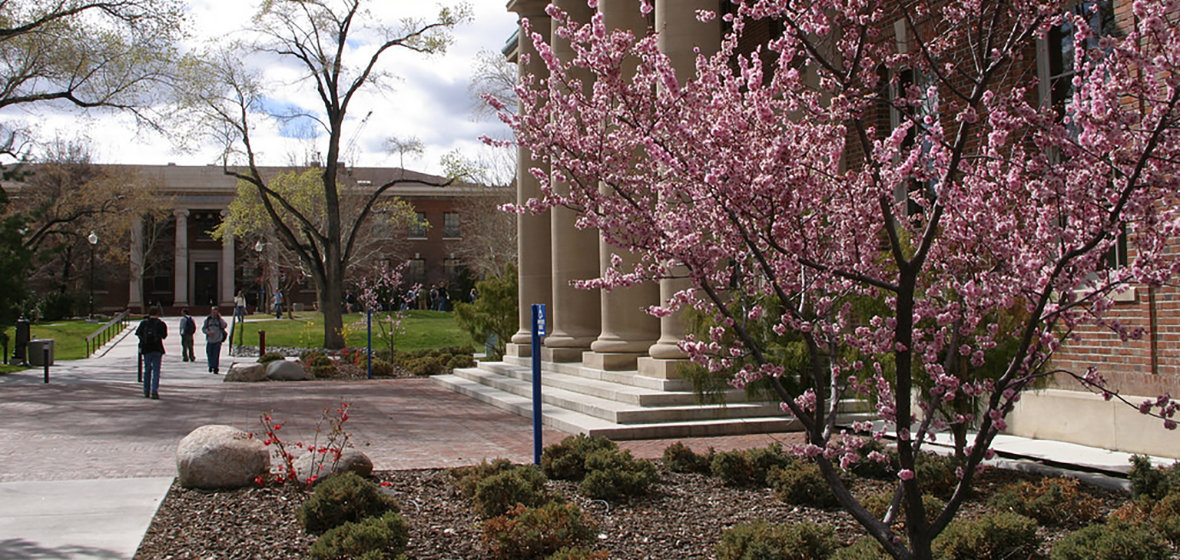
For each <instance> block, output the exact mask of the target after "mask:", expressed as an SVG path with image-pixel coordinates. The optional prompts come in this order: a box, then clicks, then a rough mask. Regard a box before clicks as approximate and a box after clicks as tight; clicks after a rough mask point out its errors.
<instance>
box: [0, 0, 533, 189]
mask: <svg viewBox="0 0 1180 560" xmlns="http://www.w3.org/2000/svg"><path fill="white" fill-rule="evenodd" d="M256 4H257V3H256V2H241V1H240V0H190V13H189V21H190V23H191V24H192V31H193V35H194V37H193V41H192V45H193V46H194V47H196V46H199V45H200V44H201V43H202V42H205V41H208V40H209V39H211V38H231V39H242V40H248V39H249V36H248V35H246V34H245V32H244V31H243V29H244V28H245V27H246V26H248V25H249V24H250V23H251V18H252V16H253V14H254V13H255V10H256ZM472 10H473V15H474V19H473V20H472V21H471V22H469V23H465V24H463V25H461V26H460V27H458V28H457V29H456V30H455V32H454V43H453V44H452V45H451V47H450V48H449V49H448V51H447V53H446V54H443V55H435V56H430V57H426V56H423V55H420V54H417V53H413V52H409V51H405V50H393V51H389V52H387V54H386V56H385V57H383V60H384V61H385V63H384V64H383V67H384V68H386V69H387V70H388V72H389V73H390V74H391V75H392V76H394V77H395V78H396V79H393V80H390V81H389V83H388V87H386V88H367V89H365V90H362V95H361V96H359V97H358V98H356V99H355V101H354V103H353V105H352V106H351V107H350V109H349V113H348V124H347V125H346V127H345V130H344V135H343V138H344V140H343V145H342V146H341V149H342V150H344V149H347V148H349V147H350V146H352V147H353V150H354V151H353V152H351V153H348V154H345V157H347V158H348V159H349V160H351V161H352V162H353V163H355V164H356V165H372V166H380V165H397V164H398V158H397V156H394V155H390V154H388V153H385V151H384V149H383V146H384V141H385V139H386V138H389V137H391V136H396V137H399V138H408V137H418V138H419V139H421V140H422V141H423V143H424V144H425V145H426V146H425V148H426V149H425V154H424V155H423V156H422V157H421V158H414V159H409V158H408V159H407V160H406V162H405V163H406V165H407V167H411V168H415V169H418V170H421V171H427V172H437V171H439V166H438V160H439V157H441V156H442V155H443V154H445V153H446V152H448V151H450V150H452V149H456V148H459V149H470V148H471V147H473V146H477V145H478V143H479V140H478V138H479V136H480V135H481V134H489V133H490V134H494V135H497V136H503V135H504V134H505V132H504V128H503V126H502V125H500V124H499V123H498V122H480V123H476V122H473V121H472V107H473V103H475V100H474V99H473V98H472V96H471V94H470V93H469V92H468V83H469V76H470V75H471V70H472V68H473V66H474V64H475V56H476V54H477V53H478V52H479V51H480V50H491V51H498V50H499V49H500V48H501V47H502V46H503V44H504V41H505V40H507V39H508V37H509V36H510V35H511V34H512V32H513V30H514V29H515V25H516V24H515V21H516V18H515V16H514V14H511V13H509V12H507V11H506V10H505V9H504V3H503V2H501V1H497V0H475V1H474V2H473V3H472ZM370 11H371V13H372V16H373V17H374V19H375V20H376V21H380V22H384V23H387V24H390V25H395V24H396V23H397V22H398V21H399V20H400V19H401V18H404V17H421V18H427V17H430V16H431V15H432V14H433V13H436V11H437V6H436V5H433V3H431V2H400V1H399V2H389V1H387V0H375V1H372V2H370ZM358 38H363V37H362V36H358ZM268 62H270V63H272V64H268V65H267V66H266V67H265V68H264V69H263V71H264V72H265V76H266V78H267V83H268V84H272V89H271V90H269V91H268V92H267V95H268V97H269V98H270V99H271V100H272V101H273V102H275V103H278V104H289V105H292V106H299V107H304V108H310V109H318V108H319V98H318V96H316V95H315V92H314V90H313V89H311V88H312V86H311V84H310V82H308V81H307V80H300V78H301V75H300V74H299V73H298V72H297V70H296V69H295V68H294V67H293V66H291V65H289V64H273V62H275V61H273V60H272V61H268ZM370 111H372V115H371V116H370V117H369V118H368V120H367V121H366V122H365V124H364V126H363V127H361V126H360V125H361V122H362V121H363V120H364V119H365V116H366V114H368V113H369V112H370ZM0 119H3V120H4V121H5V122H6V124H8V125H9V126H12V125H13V124H15V122H17V121H23V122H24V123H25V124H27V125H29V126H30V127H31V128H33V129H34V132H35V133H36V134H37V135H38V136H40V137H42V138H46V137H52V136H54V135H60V136H65V137H74V136H85V137H88V138H89V139H90V140H91V141H92V147H93V152H94V154H95V156H96V159H97V160H98V161H100V162H104V163H143V164H161V163H167V162H175V163H179V164H191V165H203V164H206V163H212V162H214V161H215V160H216V158H217V155H218V154H219V153H220V149H219V147H217V146H212V145H204V146H197V147H196V149H194V150H191V151H187V152H185V151H180V150H178V149H177V148H176V147H175V146H172V145H171V144H170V143H169V142H168V141H167V140H166V139H165V138H163V137H162V136H161V135H158V134H154V133H150V132H145V131H143V130H138V129H136V127H135V125H134V121H133V119H131V118H130V117H129V116H127V115H120V114H110V113H101V112H92V113H90V114H80V113H78V112H76V111H70V110H66V109H65V108H62V107H48V106H38V107H26V108H21V109H20V110H7V111H5V112H0ZM282 132H283V131H282V130H280V129H279V128H277V127H274V126H268V127H265V128H264V129H261V130H258V131H256V132H255V133H254V134H255V143H256V145H257V146H260V149H261V151H262V163H264V164H274V165H282V164H287V163H290V162H291V161H292V160H293V159H299V158H302V157H305V156H306V155H307V154H310V153H312V152H314V151H324V150H326V148H324V147H322V146H313V145H312V143H313V141H309V140H301V139H297V138H296V139H292V138H285V137H284V135H283V134H281V133H282ZM287 132H288V133H289V130H288V131H287ZM288 135H289V134H288Z"/></svg>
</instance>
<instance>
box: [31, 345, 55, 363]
mask: <svg viewBox="0 0 1180 560" xmlns="http://www.w3.org/2000/svg"><path fill="white" fill-rule="evenodd" d="M46 349H48V350H49V365H53V339H52V338H39V339H37V340H30V341H29V365H31V366H44V365H45V363H44V361H43V360H42V358H43V357H44V354H45V350H46Z"/></svg>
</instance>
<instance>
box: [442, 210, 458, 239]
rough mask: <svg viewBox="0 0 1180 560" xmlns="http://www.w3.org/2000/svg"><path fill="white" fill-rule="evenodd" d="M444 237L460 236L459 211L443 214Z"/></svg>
mask: <svg viewBox="0 0 1180 560" xmlns="http://www.w3.org/2000/svg"><path fill="white" fill-rule="evenodd" d="M443 237H452V238H454V237H459V213H458V212H447V213H446V214H443Z"/></svg>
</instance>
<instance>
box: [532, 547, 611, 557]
mask: <svg viewBox="0 0 1180 560" xmlns="http://www.w3.org/2000/svg"><path fill="white" fill-rule="evenodd" d="M609 559H610V555H608V554H607V553H606V551H603V550H594V549H592V548H585V547H580V546H579V547H568V546H567V547H563V548H561V549H560V550H558V551H557V552H554V553H553V554H552V555H550V556H549V558H547V559H546V560H609Z"/></svg>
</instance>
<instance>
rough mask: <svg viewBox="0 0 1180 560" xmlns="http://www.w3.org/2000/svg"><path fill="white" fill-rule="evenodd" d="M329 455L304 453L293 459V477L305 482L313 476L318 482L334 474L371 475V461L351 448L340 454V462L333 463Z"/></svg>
mask: <svg viewBox="0 0 1180 560" xmlns="http://www.w3.org/2000/svg"><path fill="white" fill-rule="evenodd" d="M332 459H333V457H332V454H331V453H316V452H314V451H313V452H310V453H304V454H303V455H300V456H299V457H297V458H295V475H296V476H298V477H299V480H301V481H306V480H308V479H310V478H311V477H312V476H313V475H315V476H316V480H315V481H316V482H319V481H321V480H323V479H325V478H328V477H329V476H332V475H334V474H339V473H343V472H349V471H352V472H354V473H356V474H358V475H360V476H369V475H370V474H373V461H371V460H370V459H369V457H368V456H367V455H365V454H364V453H361V452H360V451H357V450H356V449H353V448H351V447H349V448H346V449H344V450H343V451H341V452H340V460H339V461H333V460H332Z"/></svg>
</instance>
